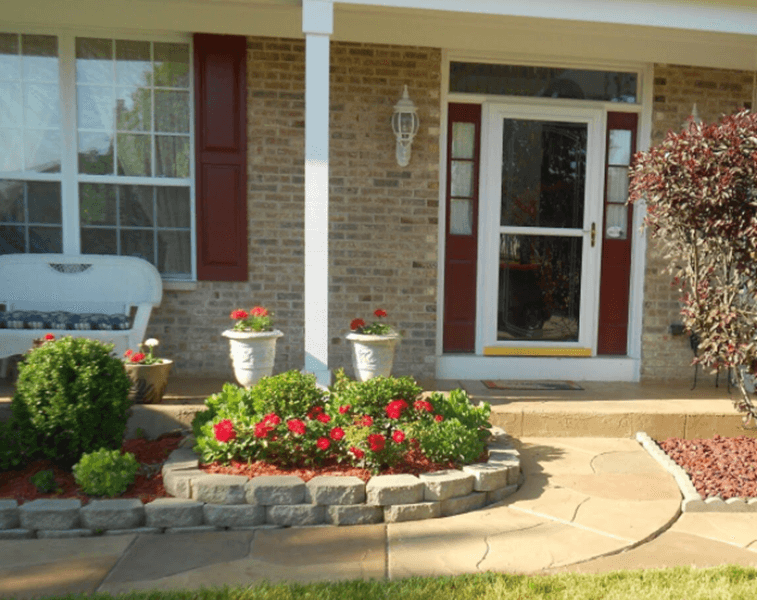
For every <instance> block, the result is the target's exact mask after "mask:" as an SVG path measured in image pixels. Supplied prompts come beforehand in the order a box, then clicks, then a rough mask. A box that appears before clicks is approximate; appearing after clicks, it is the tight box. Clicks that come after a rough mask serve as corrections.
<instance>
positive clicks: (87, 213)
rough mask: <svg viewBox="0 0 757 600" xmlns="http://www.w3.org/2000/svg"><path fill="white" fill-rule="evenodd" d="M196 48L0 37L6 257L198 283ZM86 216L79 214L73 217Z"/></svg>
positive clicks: (1, 217)
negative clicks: (86, 263)
mask: <svg viewBox="0 0 757 600" xmlns="http://www.w3.org/2000/svg"><path fill="white" fill-rule="evenodd" d="M190 57H191V52H190V45H189V43H186V42H177V41H146V40H125V39H110V38H107V39H106V38H92V37H77V38H74V37H73V36H69V35H61V36H54V35H26V34H18V33H0V253H1V254H8V253H27V252H64V251H65V252H69V253H75V252H82V253H94V254H119V255H129V256H139V257H141V258H144V259H146V260H147V261H149V262H151V263H152V264H154V265H155V266H156V267H157V268H158V270H159V271H160V272H161V274H162V275H163V277H164V278H168V279H185V280H186V279H191V278H192V277H193V259H192V257H193V253H194V251H193V246H194V243H195V242H194V232H193V221H192V215H193V213H194V206H193V193H192V180H191V177H190V176H191V172H192V167H191V163H192V156H193V149H192V146H193V140H192V135H191V131H192V127H191V121H192V110H191V106H192V99H191V95H192V76H191V75H192V74H191V68H190V64H191V60H190ZM77 215H78V217H77Z"/></svg>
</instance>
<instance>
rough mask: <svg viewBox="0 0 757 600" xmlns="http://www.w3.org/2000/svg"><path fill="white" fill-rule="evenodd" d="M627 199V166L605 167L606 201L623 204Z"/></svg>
mask: <svg viewBox="0 0 757 600" xmlns="http://www.w3.org/2000/svg"><path fill="white" fill-rule="evenodd" d="M627 200H628V167H607V201H608V202H612V203H613V204H625V203H626V201H627Z"/></svg>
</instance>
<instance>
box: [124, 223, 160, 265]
mask: <svg viewBox="0 0 757 600" xmlns="http://www.w3.org/2000/svg"><path fill="white" fill-rule="evenodd" d="M121 256H138V257H139V258H144V259H145V260H146V261H147V262H150V263H152V264H155V244H154V241H153V232H152V230H150V231H142V230H139V229H122V230H121Z"/></svg>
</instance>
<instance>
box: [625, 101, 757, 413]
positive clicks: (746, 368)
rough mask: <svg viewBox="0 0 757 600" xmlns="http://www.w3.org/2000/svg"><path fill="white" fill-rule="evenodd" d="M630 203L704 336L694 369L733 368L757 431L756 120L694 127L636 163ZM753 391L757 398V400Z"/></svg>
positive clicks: (740, 405) (738, 402)
mask: <svg viewBox="0 0 757 600" xmlns="http://www.w3.org/2000/svg"><path fill="white" fill-rule="evenodd" d="M629 201H630V202H640V201H644V202H646V206H647V214H646V224H647V226H649V227H650V229H651V232H652V235H653V236H654V237H655V238H657V239H658V240H659V242H660V244H661V247H662V249H663V251H664V255H665V257H666V258H667V259H668V260H669V261H670V272H671V273H672V274H673V275H674V276H675V279H674V283H675V284H676V285H678V287H679V291H680V292H681V294H682V295H681V303H682V310H681V314H682V319H683V323H684V325H685V326H686V328H687V329H688V330H689V331H691V332H692V333H695V334H696V335H697V336H698V338H699V348H698V355H697V357H696V358H695V359H694V361H695V364H697V363H701V364H703V365H705V366H709V367H712V368H713V369H717V368H719V367H725V368H727V369H728V370H729V372H730V374H731V376H732V380H733V381H734V383H735V385H736V387H737V389H738V392H739V393H738V396H737V397H736V398H735V399H734V406H735V407H736V409H737V410H738V411H739V412H741V413H744V422H745V424H748V423H749V422H750V421H753V422H755V423H757V406H756V405H755V401H754V399H753V398H752V395H751V394H750V391H749V390H750V389H753V388H752V386H751V385H750V383H749V377H750V376H751V375H752V374H754V367H755V366H756V365H757V363H756V362H755V361H757V283H756V282H757V114H752V113H750V112H749V111H741V112H739V113H736V114H733V115H730V116H727V117H724V118H723V119H722V121H721V122H720V123H719V124H704V123H695V122H694V121H693V120H690V121H689V123H688V125H687V127H686V128H684V130H683V131H680V132H672V131H671V132H668V134H667V136H666V137H665V140H664V141H663V142H662V143H660V144H659V145H657V146H655V147H653V148H651V149H650V150H648V151H646V152H638V153H637V154H636V155H635V156H634V161H633V165H632V167H631V185H630V196H629ZM752 393H753V392H752Z"/></svg>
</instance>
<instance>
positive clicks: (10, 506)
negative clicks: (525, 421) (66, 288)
mask: <svg viewBox="0 0 757 600" xmlns="http://www.w3.org/2000/svg"><path fill="white" fill-rule="evenodd" d="M488 449H489V461H488V462H487V463H479V464H473V465H466V466H464V467H463V468H462V469H460V470H458V469H449V470H447V471H438V472H436V473H424V474H421V475H419V476H417V477H416V476H415V475H379V476H376V477H372V478H371V479H370V480H369V481H368V483H364V482H363V481H362V480H360V479H358V478H357V477H343V476H320V477H315V478H313V479H312V480H310V481H309V482H307V483H305V482H304V481H302V479H300V478H299V477H296V476H292V475H278V476H261V477H256V478H254V479H251V480H250V479H248V478H247V477H245V476H239V475H209V474H207V473H205V472H204V471H202V470H200V469H199V468H198V466H199V459H198V457H197V455H196V454H195V453H194V452H193V451H192V450H190V449H189V448H186V447H183V448H179V449H177V450H175V451H174V452H172V453H171V455H170V456H169V458H168V460H167V461H166V462H165V463H164V465H163V468H162V474H163V483H164V486H165V488H166V491H167V492H168V493H169V494H172V495H173V496H174V497H173V498H159V499H157V500H154V501H153V502H149V503H147V504H142V502H141V501H140V500H139V499H136V498H135V499H115V500H93V501H91V502H90V503H89V504H87V505H86V506H82V505H81V500H79V499H63V500H34V501H32V502H27V503H25V504H23V505H21V506H18V503H17V502H16V500H0V540H2V539H25V538H34V537H37V538H56V537H57V538H61V537H89V536H92V535H100V534H104V535H117V534H127V533H132V534H134V533H164V532H165V533H185V532H199V531H220V530H227V529H230V530H240V529H258V528H272V527H298V526H309V525H324V524H328V525H337V526H340V525H342V526H343V525H362V524H370V523H396V522H401V521H415V520H421V519H429V518H435V517H446V516H452V515H456V514H460V513H464V512H469V511H472V510H477V509H479V508H483V507H484V506H486V505H489V504H493V503H495V502H499V501H501V500H503V499H504V498H506V497H507V496H509V495H510V494H512V493H514V492H515V491H516V490H517V489H518V487H519V485H520V473H521V470H520V455H519V453H518V451H517V450H516V449H515V448H514V447H513V446H512V444H511V442H510V437H509V436H508V435H507V434H506V433H505V432H504V431H503V430H502V429H499V428H497V427H493V428H492V436H491V438H490V441H489V444H488Z"/></svg>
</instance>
